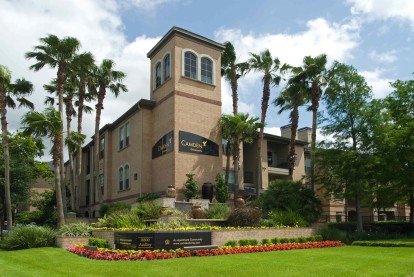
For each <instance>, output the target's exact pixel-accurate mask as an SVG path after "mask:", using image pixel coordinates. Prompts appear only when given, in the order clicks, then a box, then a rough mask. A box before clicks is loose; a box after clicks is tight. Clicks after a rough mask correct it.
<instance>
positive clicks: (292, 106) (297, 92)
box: [273, 81, 305, 179]
mask: <svg viewBox="0 0 414 277" xmlns="http://www.w3.org/2000/svg"><path fill="white" fill-rule="evenodd" d="M273 104H274V105H275V106H277V107H280V109H279V111H278V114H281V113H282V112H284V111H286V110H290V111H291V112H290V116H289V117H290V122H291V124H292V125H291V135H290V142H289V159H288V168H289V177H290V179H293V170H294V168H295V162H296V151H295V145H296V143H295V141H296V133H297V130H298V124H299V107H300V106H302V105H304V104H305V95H304V91H303V89H302V86H301V84H296V83H290V82H289V81H288V84H287V86H286V88H285V89H284V90H282V91H281V92H280V95H279V96H278V97H277V98H276V99H275V100H274V101H273Z"/></svg>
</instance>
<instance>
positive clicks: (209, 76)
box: [201, 57, 213, 84]
mask: <svg viewBox="0 0 414 277" xmlns="http://www.w3.org/2000/svg"><path fill="white" fill-rule="evenodd" d="M201 81H202V82H205V83H208V84H212V83H213V62H212V61H211V60H210V59H209V58H206V57H203V58H201Z"/></svg>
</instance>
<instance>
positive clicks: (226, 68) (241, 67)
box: [221, 41, 249, 115]
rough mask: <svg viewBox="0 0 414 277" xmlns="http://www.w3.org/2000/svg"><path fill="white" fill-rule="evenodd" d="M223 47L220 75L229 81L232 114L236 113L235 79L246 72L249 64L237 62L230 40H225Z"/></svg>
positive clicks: (237, 98)
mask: <svg viewBox="0 0 414 277" xmlns="http://www.w3.org/2000/svg"><path fill="white" fill-rule="evenodd" d="M224 46H225V49H224V51H223V52H222V53H221V76H223V77H224V79H226V81H229V82H230V86H231V96H232V99H233V115H236V114H237V113H238V100H239V97H238V94H237V87H238V84H237V81H238V79H239V78H240V77H242V76H243V75H245V74H246V72H247V70H248V68H249V64H248V63H247V62H241V63H238V62H237V55H236V51H235V50H234V46H233V44H232V43H231V42H229V41H226V42H225V43H224Z"/></svg>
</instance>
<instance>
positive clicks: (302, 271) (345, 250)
mask: <svg viewBox="0 0 414 277" xmlns="http://www.w3.org/2000/svg"><path fill="white" fill-rule="evenodd" d="M413 261H414V251H413V249H412V248H405V247H402V248H378V247H359V246H345V247H336V248H324V249H306V250H292V251H278V252H267V253H252V254H238V255H228V256H218V257H191V258H182V259H171V260H158V261H95V260H89V259H86V258H82V257H79V256H77V255H75V254H72V253H69V252H66V251H65V250H63V249H59V248H36V249H29V250H18V251H0V275H1V276H7V277H8V276H13V277H14V276H36V277H37V276H48V277H49V276H82V277H85V276H122V277H126V276H162V277H164V276H180V277H182V276H186V277H189V276H202V277H204V276H301V277H303V276H318V277H319V276H387V277H389V276H413V274H414V262H413Z"/></svg>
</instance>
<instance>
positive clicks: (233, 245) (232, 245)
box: [224, 240, 237, 247]
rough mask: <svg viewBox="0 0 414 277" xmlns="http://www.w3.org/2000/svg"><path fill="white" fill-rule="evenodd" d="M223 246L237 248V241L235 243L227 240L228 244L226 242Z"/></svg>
mask: <svg viewBox="0 0 414 277" xmlns="http://www.w3.org/2000/svg"><path fill="white" fill-rule="evenodd" d="M224 246H230V247H236V246H237V241H235V240H229V241H228V242H226V243H225V244H224Z"/></svg>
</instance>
